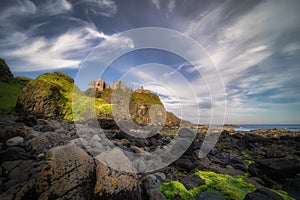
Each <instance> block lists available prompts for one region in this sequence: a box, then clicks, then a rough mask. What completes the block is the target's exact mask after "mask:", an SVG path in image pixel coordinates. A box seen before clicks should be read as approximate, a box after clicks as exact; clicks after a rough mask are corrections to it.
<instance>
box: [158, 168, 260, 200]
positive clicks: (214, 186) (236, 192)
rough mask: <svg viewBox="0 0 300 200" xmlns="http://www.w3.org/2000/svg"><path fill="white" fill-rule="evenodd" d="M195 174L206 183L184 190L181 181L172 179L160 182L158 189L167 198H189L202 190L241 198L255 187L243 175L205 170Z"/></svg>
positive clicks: (236, 198) (232, 197)
mask: <svg viewBox="0 0 300 200" xmlns="http://www.w3.org/2000/svg"><path fill="white" fill-rule="evenodd" d="M195 174H197V175H199V176H200V177H201V178H202V179H204V180H205V182H206V184H205V185H202V186H198V187H195V188H192V189H191V190H186V188H184V186H183V185H182V184H181V183H179V182H176V181H175V182H174V181H172V182H165V183H162V184H161V187H160V189H161V191H162V193H163V194H164V195H165V196H166V197H167V198H168V199H172V198H174V196H176V195H180V196H181V197H182V198H183V199H191V198H193V197H195V196H196V195H197V194H199V193H201V192H203V191H207V192H210V193H214V192H216V191H218V192H220V193H221V194H222V196H223V197H224V198H225V199H227V200H231V199H232V200H238V199H241V200H242V199H244V197H245V196H246V194H247V193H248V192H252V191H254V190H255V189H256V188H255V187H254V186H253V185H251V184H249V183H247V182H245V181H244V180H243V178H245V176H236V177H232V176H228V175H224V174H217V173H214V172H207V171H198V172H196V173H195Z"/></svg>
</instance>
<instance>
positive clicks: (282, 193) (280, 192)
mask: <svg viewBox="0 0 300 200" xmlns="http://www.w3.org/2000/svg"><path fill="white" fill-rule="evenodd" d="M272 191H273V192H276V193H277V194H279V195H280V196H282V198H283V199H284V200H295V199H294V198H292V197H290V196H289V195H288V193H287V192H285V191H282V190H272Z"/></svg>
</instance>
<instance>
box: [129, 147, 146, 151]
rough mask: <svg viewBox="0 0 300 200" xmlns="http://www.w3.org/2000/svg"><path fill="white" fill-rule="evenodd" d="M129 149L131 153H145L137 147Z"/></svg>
mask: <svg viewBox="0 0 300 200" xmlns="http://www.w3.org/2000/svg"><path fill="white" fill-rule="evenodd" d="M130 149H131V150H132V152H134V153H145V151H144V150H143V149H141V148H139V147H137V146H130Z"/></svg>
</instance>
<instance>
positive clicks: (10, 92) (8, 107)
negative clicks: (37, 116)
mask: <svg viewBox="0 0 300 200" xmlns="http://www.w3.org/2000/svg"><path fill="white" fill-rule="evenodd" d="M22 88H23V85H21V84H12V83H3V82H0V102H1V104H0V113H1V114H14V113H15V106H16V103H17V100H18V96H19V94H20V93H21V91H22Z"/></svg>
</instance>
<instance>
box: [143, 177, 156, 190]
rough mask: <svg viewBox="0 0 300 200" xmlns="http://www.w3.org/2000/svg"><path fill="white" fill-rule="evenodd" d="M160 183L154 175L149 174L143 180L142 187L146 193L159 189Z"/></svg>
mask: <svg viewBox="0 0 300 200" xmlns="http://www.w3.org/2000/svg"><path fill="white" fill-rule="evenodd" d="M159 185H160V181H159V180H158V179H157V177H156V176H155V175H153V174H149V175H147V176H145V177H143V178H142V179H141V186H142V189H143V190H144V191H147V190H149V189H154V188H159Z"/></svg>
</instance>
